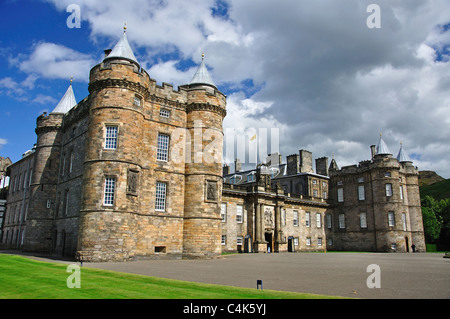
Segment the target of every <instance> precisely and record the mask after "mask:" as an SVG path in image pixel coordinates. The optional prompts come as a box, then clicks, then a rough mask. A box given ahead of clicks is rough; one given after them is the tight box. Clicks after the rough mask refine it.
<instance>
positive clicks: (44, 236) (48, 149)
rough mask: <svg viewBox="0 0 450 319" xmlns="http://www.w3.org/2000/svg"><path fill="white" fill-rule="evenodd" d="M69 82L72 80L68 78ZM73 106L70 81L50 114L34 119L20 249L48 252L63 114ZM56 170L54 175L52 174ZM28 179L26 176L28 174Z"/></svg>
mask: <svg viewBox="0 0 450 319" xmlns="http://www.w3.org/2000/svg"><path fill="white" fill-rule="evenodd" d="M71 82H72V81H71ZM75 105H76V100H75V96H74V94H73V89H72V84H71V85H70V86H69V88H68V89H67V91H66V93H65V94H64V96H63V97H62V99H61V100H60V102H59V103H58V105H57V106H56V107H55V109H54V110H53V111H52V112H51V113H50V114H47V113H44V114H42V115H40V116H39V117H38V118H37V120H36V135H37V142H36V148H35V153H34V162H33V167H32V173H31V174H32V176H31V185H30V201H29V203H30V205H29V207H28V214H27V224H29V227H27V229H26V232H25V237H24V243H23V250H25V251H27V250H30V251H43V252H47V253H49V252H51V251H52V240H54V239H53V238H52V235H53V233H52V227H53V219H54V215H55V209H56V187H57V184H58V176H59V172H60V170H61V167H60V158H61V142H62V134H63V133H62V130H61V126H62V124H63V119H64V115H65V113H67V112H68V111H70V109H71V108H73V107H74V106H75ZM55 172H56V174H55ZM28 178H29V177H28Z"/></svg>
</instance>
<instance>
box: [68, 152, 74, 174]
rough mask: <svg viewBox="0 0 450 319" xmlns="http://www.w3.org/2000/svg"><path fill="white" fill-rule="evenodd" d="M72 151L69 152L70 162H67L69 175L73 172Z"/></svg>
mask: <svg viewBox="0 0 450 319" xmlns="http://www.w3.org/2000/svg"><path fill="white" fill-rule="evenodd" d="M73 156H74V155H73V151H72V152H70V161H69V173H72V171H73Z"/></svg>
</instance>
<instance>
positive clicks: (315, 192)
mask: <svg viewBox="0 0 450 319" xmlns="http://www.w3.org/2000/svg"><path fill="white" fill-rule="evenodd" d="M317 195H318V191H317V189H313V197H317Z"/></svg>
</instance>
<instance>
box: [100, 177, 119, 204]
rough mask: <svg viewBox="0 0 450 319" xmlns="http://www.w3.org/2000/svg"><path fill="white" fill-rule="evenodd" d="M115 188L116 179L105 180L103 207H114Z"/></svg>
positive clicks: (108, 178)
mask: <svg viewBox="0 0 450 319" xmlns="http://www.w3.org/2000/svg"><path fill="white" fill-rule="evenodd" d="M115 188H116V179H115V178H114V177H107V178H105V190H104V196H103V197H104V198H103V204H104V205H105V206H112V205H114V190H115Z"/></svg>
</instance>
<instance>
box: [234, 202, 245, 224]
mask: <svg viewBox="0 0 450 319" xmlns="http://www.w3.org/2000/svg"><path fill="white" fill-rule="evenodd" d="M243 222H244V206H242V205H236V223H238V224H241V223H243Z"/></svg>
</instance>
